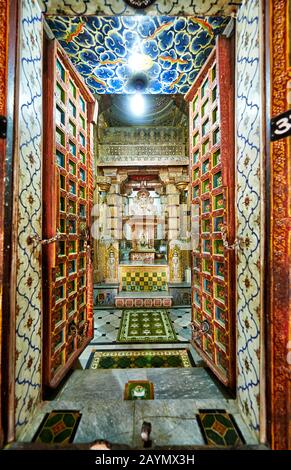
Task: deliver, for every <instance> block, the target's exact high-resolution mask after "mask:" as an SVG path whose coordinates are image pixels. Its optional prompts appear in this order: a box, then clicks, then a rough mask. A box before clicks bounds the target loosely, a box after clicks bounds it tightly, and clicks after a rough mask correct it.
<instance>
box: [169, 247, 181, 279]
mask: <svg viewBox="0 0 291 470" xmlns="http://www.w3.org/2000/svg"><path fill="white" fill-rule="evenodd" d="M169 264H170V281H171V282H173V283H179V282H182V281H183V268H182V253H181V248H180V247H179V246H178V245H174V246H172V247H171V248H170V254H169Z"/></svg>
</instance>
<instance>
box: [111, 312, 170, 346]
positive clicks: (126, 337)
mask: <svg viewBox="0 0 291 470" xmlns="http://www.w3.org/2000/svg"><path fill="white" fill-rule="evenodd" d="M117 342H119V343H153V342H155V343H174V342H177V336H176V333H175V331H174V329H173V326H172V322H171V320H170V318H169V312H168V310H165V309H129V310H123V313H122V318H121V323H120V329H119V332H118V337H117Z"/></svg>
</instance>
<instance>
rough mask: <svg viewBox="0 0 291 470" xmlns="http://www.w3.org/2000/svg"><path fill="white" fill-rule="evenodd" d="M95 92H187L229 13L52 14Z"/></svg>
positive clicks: (69, 51) (68, 50)
mask: <svg viewBox="0 0 291 470" xmlns="http://www.w3.org/2000/svg"><path fill="white" fill-rule="evenodd" d="M46 19H47V22H48V24H49V26H50V28H51V30H52V32H53V34H54V35H55V37H56V38H57V39H58V41H59V42H60V44H61V45H62V47H63V48H64V50H65V52H66V53H67V54H68V56H69V57H70V59H71V61H72V63H73V64H74V65H75V66H76V68H77V70H78V71H79V72H80V74H81V75H82V76H83V78H84V79H85V82H86V83H87V85H88V86H89V88H90V89H91V91H92V92H93V93H95V94H112V93H114V94H129V93H135V92H136V90H138V91H140V92H141V93H145V94H185V93H186V92H187V91H188V89H189V87H190V86H191V85H192V83H193V81H194V79H195V77H196V76H197V74H198V73H199V70H200V69H201V67H202V66H203V64H204V63H205V60H206V59H207V57H208V55H209V54H210V52H211V50H212V48H213V47H214V45H215V37H216V35H218V34H220V33H222V31H223V30H224V28H225V26H226V24H227V23H228V21H229V18H227V17H215V16H212V17H204V18H203V19H202V18H197V17H172V16H157V17H154V16H118V17H100V16H80V17H69V16H48V17H46Z"/></svg>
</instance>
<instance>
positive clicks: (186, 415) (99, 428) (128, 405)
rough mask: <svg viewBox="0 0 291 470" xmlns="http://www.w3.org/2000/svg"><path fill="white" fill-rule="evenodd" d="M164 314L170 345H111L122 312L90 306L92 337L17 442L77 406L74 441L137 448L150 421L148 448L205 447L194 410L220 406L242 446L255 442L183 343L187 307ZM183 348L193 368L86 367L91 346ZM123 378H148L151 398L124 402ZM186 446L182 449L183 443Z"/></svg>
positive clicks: (229, 400) (228, 397) (27, 439)
mask: <svg viewBox="0 0 291 470" xmlns="http://www.w3.org/2000/svg"><path fill="white" fill-rule="evenodd" d="M169 310H170V318H171V321H172V324H173V327H174V329H175V331H176V334H177V337H178V340H179V342H178V343H172V344H165V343H163V344H118V343H116V338H117V333H118V329H119V324H120V319H121V314H122V310H119V309H114V308H113V309H110V308H108V309H104V310H101V309H98V310H97V309H96V310H95V312H94V338H93V340H92V342H91V343H90V345H89V346H88V347H87V348H86V349H85V350H84V351H83V353H82V355H81V356H80V358H79V360H78V361H77V363H76V364H75V370H74V371H73V372H72V373H71V375H70V376H69V377H68V379H67V380H66V382H65V384H64V385H63V386H62V387H60V389H59V390H58V393H57V394H55V395H54V397H52V399H51V400H50V401H44V402H42V404H41V406H40V408H39V409H38V410H37V412H36V413H35V416H34V418H33V420H32V421H31V422H30V423H29V426H28V427H27V428H26V429H25V430H24V432H23V433H22V434H21V436H20V438H19V441H20V442H26V443H28V442H31V440H32V439H33V437H34V435H35V433H36V431H37V430H38V428H39V426H40V424H41V422H42V420H43V418H44V416H45V414H46V413H48V412H50V411H52V410H55V411H57V410H78V411H80V412H81V414H82V416H81V420H80V422H79V425H78V429H77V432H76V434H75V437H74V441H73V442H74V443H76V444H83V443H87V444H88V443H90V442H93V441H94V440H96V439H105V440H108V441H109V442H111V443H112V444H116V445H121V446H125V447H126V446H129V447H130V448H139V449H141V448H142V440H141V437H140V432H141V426H142V423H143V421H148V422H150V423H151V425H152V434H151V438H152V448H155V447H159V448H160V447H163V446H178V448H179V446H180V447H181V448H187V447H191V446H204V445H206V443H205V440H204V437H203V434H202V432H201V429H200V427H199V423H198V420H197V416H198V413H199V410H214V409H219V410H222V409H223V410H226V411H227V412H229V413H231V414H232V417H233V419H234V421H235V423H236V425H237V427H238V428H239V429H240V432H241V434H242V436H243V438H244V441H245V443H246V445H251V446H252V445H256V444H257V440H256V439H255V438H254V436H253V435H252V434H251V432H250V431H249V429H248V427H247V426H246V424H245V423H244V421H243V419H242V417H241V415H240V412H239V408H238V405H237V402H236V400H235V399H234V398H233V397H231V395H230V394H229V392H228V391H227V390H226V389H225V387H223V386H222V385H221V384H220V383H219V381H218V380H217V379H216V378H215V376H214V375H213V374H212V373H211V371H210V370H209V369H208V368H207V367H206V366H205V363H204V362H203V361H202V360H201V358H200V357H199V355H198V354H197V352H196V351H195V350H194V349H193V347H192V345H191V343H190V342H189V339H190V336H191V333H190V328H189V324H190V318H191V314H190V309H189V308H171V309H169ZM179 348H181V349H185V348H186V349H188V351H189V353H190V354H191V355H192V358H193V361H194V363H195V367H192V368H167V369H165V368H164V369H163V368H149V369H145V368H144V369H97V370H90V369H89V370H88V369H86V365H87V362H88V359H89V357H90V355H91V353H92V352H93V351H94V350H105V351H106V350H122V349H123V350H124V349H127V350H132V349H179ZM129 380H149V381H151V382H152V383H153V384H154V399H153V400H135V401H127V400H124V388H125V384H126V383H127V382H128V381H129ZM185 446H186V447H185Z"/></svg>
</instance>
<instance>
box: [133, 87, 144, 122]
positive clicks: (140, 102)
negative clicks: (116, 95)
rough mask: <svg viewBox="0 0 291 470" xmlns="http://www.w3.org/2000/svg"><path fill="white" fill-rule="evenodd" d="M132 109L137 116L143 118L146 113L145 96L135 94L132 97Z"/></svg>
mask: <svg viewBox="0 0 291 470" xmlns="http://www.w3.org/2000/svg"><path fill="white" fill-rule="evenodd" d="M130 109H131V112H132V113H133V114H135V115H136V116H142V115H143V114H144V111H145V100H144V97H143V95H141V94H140V93H135V94H134V95H132V96H131V97H130Z"/></svg>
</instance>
